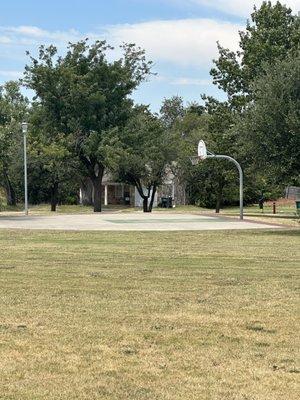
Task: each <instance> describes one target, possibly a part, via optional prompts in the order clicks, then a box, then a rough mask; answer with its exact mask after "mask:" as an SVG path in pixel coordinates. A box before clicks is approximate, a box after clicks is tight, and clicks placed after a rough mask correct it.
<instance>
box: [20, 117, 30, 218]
mask: <svg viewBox="0 0 300 400" xmlns="http://www.w3.org/2000/svg"><path fill="white" fill-rule="evenodd" d="M21 126H22V133H23V146H24V198H25V209H24V211H25V215H28V190H27V132H28V123H27V122H22V124H21Z"/></svg>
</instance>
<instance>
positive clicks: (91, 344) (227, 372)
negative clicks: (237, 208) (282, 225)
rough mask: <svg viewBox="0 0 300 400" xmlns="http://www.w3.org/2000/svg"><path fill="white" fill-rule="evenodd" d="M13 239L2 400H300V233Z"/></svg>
mask: <svg viewBox="0 0 300 400" xmlns="http://www.w3.org/2000/svg"><path fill="white" fill-rule="evenodd" d="M0 246H1V256H0V290H1V292H0V293H1V302H0V315H1V320H0V360H1V361H0V399H1V400H2V399H5V400H8V399H9V400H20V399H22V400H42V399H43V400H44V399H51V400H56V399H57V400H58V399H60V400H67V399H68V400H70V399H78V400H79V399H80V400H82V399H89V400H93V399H97V400H98V399H109V400H120V399H122V400H123V399H124V400H126V399H128V400H129V399H130V400H142V399H143V400H144V399H151V400H155V399H159V400H161V399H168V400H179V399H180V400H181V399H182V400H183V399H184V400H185V399H195V400H196V399H197V400H199V399H201V400H221V399H222V400H223V399H226V400H227V399H228V400H277V399H278V400H279V399H289V400H296V399H298V394H299V393H298V390H297V389H299V387H298V386H297V382H299V372H300V370H299V365H297V348H298V347H299V341H297V332H298V331H299V326H298V325H297V317H298V313H299V301H298V300H299V298H298V297H297V288H298V286H299V285H298V283H299V282H297V278H299V265H300V236H299V231H295V230H285V231H251V232H247V231H243V232H242V231H239V232H236V231H228V232H199V233H195V232H194V233H192V232H172V233H168V232H167V233H165V232H156V233H155V232H149V233H143V232H142V233H138V232H124V233H113V232H102V233H89V232H78V233H63V232H60V233H58V232H55V233H51V232H25V231H3V230H2V231H0ZM297 268H298V271H297Z"/></svg>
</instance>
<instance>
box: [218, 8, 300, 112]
mask: <svg viewBox="0 0 300 400" xmlns="http://www.w3.org/2000/svg"><path fill="white" fill-rule="evenodd" d="M299 43H300V18H298V16H296V15H293V14H292V10H291V9H290V8H287V7H286V6H285V5H282V4H281V3H280V2H277V3H276V4H275V5H272V3H271V2H270V1H264V2H263V4H262V5H261V7H260V8H256V7H255V8H254V12H253V13H252V14H251V19H250V21H248V23H247V26H246V30H245V31H242V32H240V49H239V50H238V51H237V52H234V51H232V50H230V49H226V48H224V47H222V46H221V45H220V44H218V49H219V58H218V59H216V60H214V63H215V67H214V68H212V70H211V75H212V77H213V81H214V83H215V84H216V85H218V87H219V88H220V89H222V90H224V91H225V92H226V93H227V95H228V99H229V101H230V102H231V104H232V106H235V107H238V108H243V107H244V106H245V105H246V104H247V103H249V102H250V101H251V100H252V99H253V95H254V94H253V91H252V89H251V83H252V82H253V81H254V80H255V79H256V78H257V77H258V76H259V75H261V74H262V73H263V71H264V69H265V68H266V66H267V65H271V64H272V63H274V62H275V61H276V60H283V59H284V58H285V57H286V56H287V55H288V54H294V53H295V52H297V50H298V49H299Z"/></svg>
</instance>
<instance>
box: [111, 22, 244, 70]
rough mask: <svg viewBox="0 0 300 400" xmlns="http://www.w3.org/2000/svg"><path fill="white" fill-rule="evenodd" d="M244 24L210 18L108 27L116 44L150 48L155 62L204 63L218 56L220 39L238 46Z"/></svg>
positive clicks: (224, 43) (232, 47) (151, 57)
mask: <svg viewBox="0 0 300 400" xmlns="http://www.w3.org/2000/svg"><path fill="white" fill-rule="evenodd" d="M239 29H242V26H239V25H238V24H232V23H229V22H220V21H214V20H210V19H182V20H165V21H164V20H161V21H160V20H159V21H150V22H143V23H137V24H124V25H115V26H111V27H108V28H107V29H106V31H105V33H106V36H107V38H108V40H109V41H113V42H114V43H120V42H133V43H136V44H137V45H139V46H141V47H142V48H144V49H146V51H147V55H148V57H149V58H150V59H152V60H153V61H158V60H159V61H165V62H172V63H175V64H179V65H186V66H191V65H194V66H203V65H208V64H210V63H211V60H212V58H214V57H215V56H216V55H217V46H216V42H217V41H218V40H220V42H221V44H222V45H223V46H225V47H229V48H230V49H233V50H235V49H237V47H238V42H239V36H238V31H239Z"/></svg>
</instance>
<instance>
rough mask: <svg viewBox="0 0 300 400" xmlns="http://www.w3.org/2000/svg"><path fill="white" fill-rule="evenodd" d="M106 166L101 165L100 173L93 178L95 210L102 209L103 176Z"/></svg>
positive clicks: (99, 210)
mask: <svg viewBox="0 0 300 400" xmlns="http://www.w3.org/2000/svg"><path fill="white" fill-rule="evenodd" d="M103 173H104V168H100V167H99V171H98V175H97V176H96V175H95V176H94V177H93V178H92V182H93V188H94V212H101V211H102V178H103Z"/></svg>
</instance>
